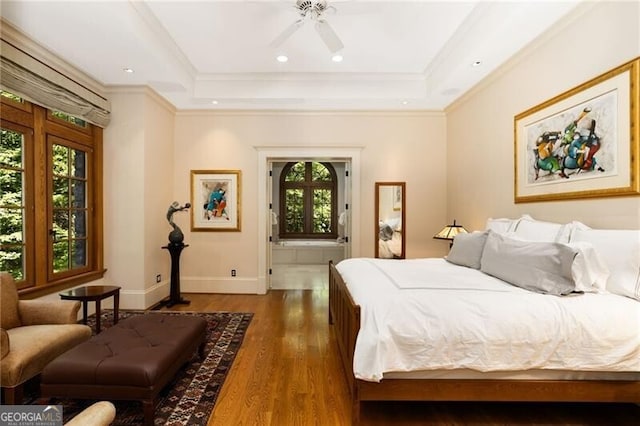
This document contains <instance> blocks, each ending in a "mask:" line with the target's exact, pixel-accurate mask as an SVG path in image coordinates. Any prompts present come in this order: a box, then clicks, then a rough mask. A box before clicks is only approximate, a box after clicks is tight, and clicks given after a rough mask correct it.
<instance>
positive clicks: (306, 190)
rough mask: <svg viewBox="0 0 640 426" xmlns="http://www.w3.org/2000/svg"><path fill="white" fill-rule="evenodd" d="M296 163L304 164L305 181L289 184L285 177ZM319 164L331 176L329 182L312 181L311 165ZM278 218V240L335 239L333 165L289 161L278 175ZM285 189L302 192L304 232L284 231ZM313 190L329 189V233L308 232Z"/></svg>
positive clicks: (336, 232) (335, 186) (336, 222)
mask: <svg viewBox="0 0 640 426" xmlns="http://www.w3.org/2000/svg"><path fill="white" fill-rule="evenodd" d="M298 163H304V164H305V180H304V182H291V181H286V176H287V174H288V173H289V171H290V170H291V168H292V167H293V166H295V165H296V164H298ZM312 163H320V164H322V165H323V166H325V167H326V168H327V170H328V171H329V174H330V175H331V181H313V180H312V178H313V176H312V173H311V164H312ZM279 187H280V194H279V205H280V216H281V218H282V220H280V221H279V230H278V231H279V232H278V236H279V238H280V239H303V238H306V239H324V240H328V239H336V238H337V237H338V229H337V228H338V213H337V208H338V175H337V173H336V171H335V168H334V167H333V165H332V164H331V163H329V162H324V161H307V160H304V161H291V162H288V163H287V164H286V165H285V166H284V168H283V169H282V172H281V173H280V182H279ZM287 189H302V191H303V204H304V229H305V232H295V233H294V232H287V231H286V220H285V213H284V212H285V211H286V191H287ZM315 189H329V190H331V232H323V233H317V232H309V231H310V230H312V229H313V217H312V213H313V191H314V190H315Z"/></svg>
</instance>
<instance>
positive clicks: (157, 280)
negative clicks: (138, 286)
mask: <svg viewBox="0 0 640 426" xmlns="http://www.w3.org/2000/svg"><path fill="white" fill-rule="evenodd" d="M160 281H162V275H160V274H158V275H156V282H157V283H159V282H160Z"/></svg>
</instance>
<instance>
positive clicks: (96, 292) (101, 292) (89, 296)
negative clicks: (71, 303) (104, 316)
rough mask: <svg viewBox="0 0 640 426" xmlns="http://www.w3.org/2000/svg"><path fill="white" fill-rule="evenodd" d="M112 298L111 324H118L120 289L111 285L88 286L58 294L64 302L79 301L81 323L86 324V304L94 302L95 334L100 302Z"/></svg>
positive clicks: (98, 331)
mask: <svg viewBox="0 0 640 426" xmlns="http://www.w3.org/2000/svg"><path fill="white" fill-rule="evenodd" d="M111 296H113V323H114V324H117V323H118V308H119V305H120V287H118V286H111V285H89V286H84V287H78V288H74V289H72V290H67V291H65V292H62V293H60V298H61V299H64V300H79V301H80V302H82V321H83V322H84V323H85V324H86V323H87V304H88V303H89V302H91V301H94V302H96V334H97V333H100V301H101V300H102V299H106V298H107V297H111Z"/></svg>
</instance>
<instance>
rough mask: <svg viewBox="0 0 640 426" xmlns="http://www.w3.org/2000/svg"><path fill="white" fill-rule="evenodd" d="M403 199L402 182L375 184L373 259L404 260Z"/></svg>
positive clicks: (404, 195) (403, 185) (404, 224)
mask: <svg viewBox="0 0 640 426" xmlns="http://www.w3.org/2000/svg"><path fill="white" fill-rule="evenodd" d="M405 198H406V192H405V183H404V182H376V204H375V212H376V219H375V239H374V240H375V242H376V245H375V257H379V258H381V259H404V257H405V238H404V235H405V234H406V233H407V228H406V223H405V220H404V215H405V210H406V209H405V204H404V200H405Z"/></svg>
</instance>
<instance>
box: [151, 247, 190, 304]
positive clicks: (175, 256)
mask: <svg viewBox="0 0 640 426" xmlns="http://www.w3.org/2000/svg"><path fill="white" fill-rule="evenodd" d="M185 247H189V245H188V244H184V243H177V244H176V243H170V244H169V245H167V246H163V247H162V248H163V249H167V250H169V253H170V254H171V292H170V294H169V298H168V299H165V300H162V301H161V302H160V304H159V305H158V307H157V308H160V307H162V306H166V307H167V308H170V307H172V306H173V305H188V304H189V303H191V302H190V301H188V300H185V299H183V298H182V297H181V296H180V253H182V249H184V248H185ZM157 308H156V309H157Z"/></svg>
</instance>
